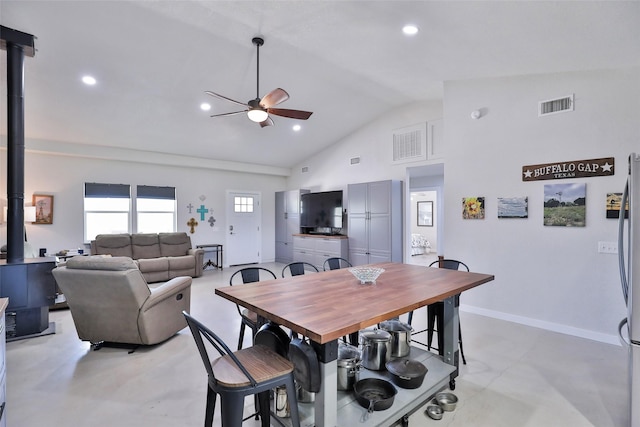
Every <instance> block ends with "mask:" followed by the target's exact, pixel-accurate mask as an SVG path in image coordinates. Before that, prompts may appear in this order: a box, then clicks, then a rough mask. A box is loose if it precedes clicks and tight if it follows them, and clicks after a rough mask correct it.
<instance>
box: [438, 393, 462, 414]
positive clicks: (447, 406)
mask: <svg viewBox="0 0 640 427" xmlns="http://www.w3.org/2000/svg"><path fill="white" fill-rule="evenodd" d="M436 402H438V405H440V407H441V408H442V409H443V410H445V411H447V412H451V411H453V410H454V409H456V404H457V403H458V398H457V397H456V395H455V394H453V393H446V392H443V393H437V394H436Z"/></svg>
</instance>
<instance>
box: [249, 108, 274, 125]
mask: <svg viewBox="0 0 640 427" xmlns="http://www.w3.org/2000/svg"><path fill="white" fill-rule="evenodd" d="M247 116H248V117H249V120H251V121H252V122H256V123H261V122H264V121H265V120H267V117H269V114H268V113H267V112H266V111H264V110H261V109H257V108H256V109H253V110H249V111H247Z"/></svg>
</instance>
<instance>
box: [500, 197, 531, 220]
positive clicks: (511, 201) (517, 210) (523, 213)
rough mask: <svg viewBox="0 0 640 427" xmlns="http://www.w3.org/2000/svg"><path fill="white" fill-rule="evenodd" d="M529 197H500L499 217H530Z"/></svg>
mask: <svg viewBox="0 0 640 427" xmlns="http://www.w3.org/2000/svg"><path fill="white" fill-rule="evenodd" d="M528 217H529V198H528V197H498V218H528Z"/></svg>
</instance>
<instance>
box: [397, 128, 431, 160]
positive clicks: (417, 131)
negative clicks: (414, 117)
mask: <svg viewBox="0 0 640 427" xmlns="http://www.w3.org/2000/svg"><path fill="white" fill-rule="evenodd" d="M426 158H427V124H426V123H421V124H419V125H414V126H408V127H405V128H401V129H395V130H394V131H393V162H394V163H404V162H415V161H417V160H426Z"/></svg>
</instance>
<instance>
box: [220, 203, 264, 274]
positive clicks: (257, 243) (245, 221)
mask: <svg viewBox="0 0 640 427" xmlns="http://www.w3.org/2000/svg"><path fill="white" fill-rule="evenodd" d="M261 223H262V208H261V203H260V193H258V192H246V191H227V230H226V233H227V238H226V248H225V257H226V261H227V263H228V265H229V266H232V265H243V264H257V263H259V262H260V261H261V254H260V248H261V247H262V230H261V228H262V227H261Z"/></svg>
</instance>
